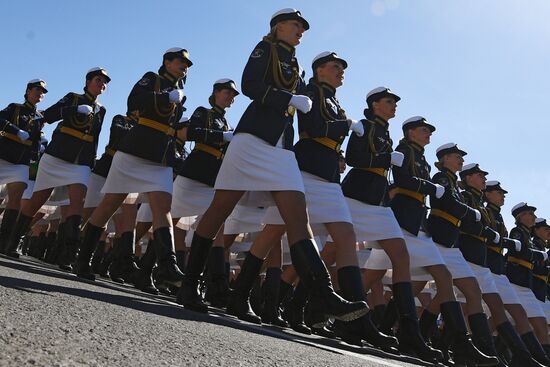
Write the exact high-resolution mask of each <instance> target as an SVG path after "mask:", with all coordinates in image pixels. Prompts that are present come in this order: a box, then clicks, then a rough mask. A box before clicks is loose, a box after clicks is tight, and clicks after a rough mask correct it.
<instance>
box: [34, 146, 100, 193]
mask: <svg viewBox="0 0 550 367" xmlns="http://www.w3.org/2000/svg"><path fill="white" fill-rule="evenodd" d="M91 173H92V171H91V170H90V167H88V166H84V165H79V164H74V163H69V162H66V161H64V160H62V159H59V158H56V157H54V156H51V155H49V154H44V155H42V158H40V163H39V164H38V172H37V173H36V182H35V184H34V191H33V192H37V191H42V190H45V189H51V188H52V187H59V186H66V185H72V184H82V185H84V186H88V181H89V180H90V174H91Z"/></svg>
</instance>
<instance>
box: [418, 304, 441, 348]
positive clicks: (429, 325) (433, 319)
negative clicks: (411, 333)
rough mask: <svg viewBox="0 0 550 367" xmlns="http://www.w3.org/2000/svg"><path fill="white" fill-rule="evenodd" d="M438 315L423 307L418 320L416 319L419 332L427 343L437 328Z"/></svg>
mask: <svg viewBox="0 0 550 367" xmlns="http://www.w3.org/2000/svg"><path fill="white" fill-rule="evenodd" d="M438 316H439V315H435V314H433V313H431V312H430V311H428V310H427V309H424V311H422V315H420V320H418V324H419V326H420V334H422V337H423V338H424V340H425V341H426V342H427V343H429V342H430V339H431V338H432V335H433V334H434V332H435V329H436V328H437V318H438Z"/></svg>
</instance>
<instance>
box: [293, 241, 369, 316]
mask: <svg viewBox="0 0 550 367" xmlns="http://www.w3.org/2000/svg"><path fill="white" fill-rule="evenodd" d="M290 257H291V259H292V264H293V265H294V268H295V269H296V272H297V273H298V275H299V276H300V281H302V282H304V285H305V286H306V287H307V289H308V292H309V294H310V302H311V304H312V306H311V307H312V311H313V312H314V313H319V314H325V315H327V316H329V317H334V318H335V319H337V320H341V321H352V320H355V319H358V318H360V317H361V316H364V315H366V314H367V312H368V310H369V308H368V306H367V304H366V302H364V301H357V302H349V301H346V300H345V299H343V298H342V297H340V296H339V295H338V294H336V292H334V289H333V288H332V283H331V281H330V275H329V273H328V270H327V268H326V266H325V264H324V263H323V260H321V256H320V255H319V251H318V250H317V246H315V243H314V242H313V240H311V239H305V240H301V241H299V242H297V243H295V244H293V245H292V246H290Z"/></svg>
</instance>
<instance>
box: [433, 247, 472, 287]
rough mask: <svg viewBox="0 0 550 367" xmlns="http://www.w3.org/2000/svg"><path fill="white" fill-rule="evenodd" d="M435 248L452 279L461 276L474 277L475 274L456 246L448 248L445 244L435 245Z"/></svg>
mask: <svg viewBox="0 0 550 367" xmlns="http://www.w3.org/2000/svg"><path fill="white" fill-rule="evenodd" d="M436 246H437V249H438V250H439V253H440V254H441V257H442V258H443V260H444V261H445V265H447V269H448V270H449V272H450V273H451V275H452V276H453V279H461V278H470V277H471V278H475V274H474V272H473V270H472V268H471V267H470V265H469V264H468V262H467V261H466V260H465V259H464V256H463V255H462V252H461V251H460V249H458V248H448V247H445V246H440V245H437V244H436Z"/></svg>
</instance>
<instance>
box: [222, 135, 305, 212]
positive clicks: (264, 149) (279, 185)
mask: <svg viewBox="0 0 550 367" xmlns="http://www.w3.org/2000/svg"><path fill="white" fill-rule="evenodd" d="M280 141H281V140H280V139H279V143H278V144H277V146H272V145H271V144H269V143H267V142H266V141H264V140H262V139H260V138H258V137H256V136H254V135H252V134H248V133H239V134H236V135H235V136H234V138H233V139H232V140H231V144H229V147H228V148H227V152H226V153H225V156H224V159H223V163H222V166H221V168H220V171H219V172H218V177H217V178H216V184H215V185H214V188H215V189H216V190H237V191H247V193H246V194H245V195H244V196H243V198H242V199H241V201H240V204H241V205H245V206H255V207H259V206H263V207H267V206H273V205H275V202H274V201H273V198H272V196H271V191H299V192H304V184H303V182H302V175H301V174H300V170H299V168H298V163H297V162H296V157H295V156H294V152H292V151H290V150H286V149H283V148H282V147H281V144H280Z"/></svg>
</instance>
